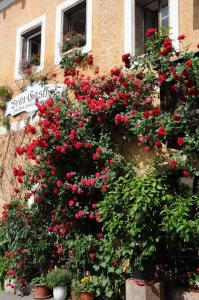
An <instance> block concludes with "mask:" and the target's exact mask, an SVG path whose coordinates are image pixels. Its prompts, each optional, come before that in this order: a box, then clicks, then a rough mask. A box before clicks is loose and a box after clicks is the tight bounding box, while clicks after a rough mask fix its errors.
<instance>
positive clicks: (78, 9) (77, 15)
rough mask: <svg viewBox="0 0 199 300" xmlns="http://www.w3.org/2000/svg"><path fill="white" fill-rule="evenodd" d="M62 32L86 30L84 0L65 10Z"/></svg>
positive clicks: (81, 31) (82, 31)
mask: <svg viewBox="0 0 199 300" xmlns="http://www.w3.org/2000/svg"><path fill="white" fill-rule="evenodd" d="M63 26H64V28H63V32H64V34H65V33H67V32H71V31H74V32H77V33H85V32H86V1H83V2H81V3H80V4H78V5H75V6H74V7H72V8H71V9H69V10H67V11H65V13H64V20H63Z"/></svg>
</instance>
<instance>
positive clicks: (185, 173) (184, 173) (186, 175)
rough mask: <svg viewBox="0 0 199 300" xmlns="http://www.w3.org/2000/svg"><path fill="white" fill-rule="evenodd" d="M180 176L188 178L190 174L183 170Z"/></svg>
mask: <svg viewBox="0 0 199 300" xmlns="http://www.w3.org/2000/svg"><path fill="white" fill-rule="evenodd" d="M182 175H183V176H184V177H189V175H190V173H189V171H188V170H183V171H182Z"/></svg>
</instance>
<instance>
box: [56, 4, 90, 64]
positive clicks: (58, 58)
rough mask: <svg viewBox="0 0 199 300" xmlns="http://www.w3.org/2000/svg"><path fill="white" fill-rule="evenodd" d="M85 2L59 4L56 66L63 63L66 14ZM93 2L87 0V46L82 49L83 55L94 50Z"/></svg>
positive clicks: (57, 10)
mask: <svg viewBox="0 0 199 300" xmlns="http://www.w3.org/2000/svg"><path fill="white" fill-rule="evenodd" d="M83 1H84V0H68V1H64V2H62V3H61V4H59V5H58V6H57V8H56V25H55V59H54V63H55V65H58V64H59V63H60V61H61V58H62V57H61V49H60V48H61V45H62V43H63V17H64V12H65V11H67V10H68V9H70V8H71V7H74V6H75V5H77V4H79V3H81V2H83ZM92 1H93V0H86V45H85V46H84V47H83V48H82V52H83V53H88V52H90V51H91V50H92V23H93V22H92V15H93V13H92V11H93V8H92Z"/></svg>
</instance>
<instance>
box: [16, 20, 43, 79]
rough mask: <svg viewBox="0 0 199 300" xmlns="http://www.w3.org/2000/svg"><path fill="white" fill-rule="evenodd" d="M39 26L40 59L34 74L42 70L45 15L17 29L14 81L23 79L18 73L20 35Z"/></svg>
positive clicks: (20, 52)
mask: <svg viewBox="0 0 199 300" xmlns="http://www.w3.org/2000/svg"><path fill="white" fill-rule="evenodd" d="M39 25H41V58H40V61H41V63H40V65H39V66H38V67H37V68H36V72H40V71H41V70H43V69H44V60H45V33H46V14H44V15H43V16H40V17H38V18H36V19H34V20H32V21H30V22H29V23H27V24H25V25H23V26H21V27H19V28H18V29H17V35H16V54H15V74H14V78H15V80H20V79H22V78H23V74H21V73H20V70H19V65H20V61H21V55H22V38H21V37H22V34H23V33H25V32H27V31H29V30H31V29H32V28H34V27H36V26H39Z"/></svg>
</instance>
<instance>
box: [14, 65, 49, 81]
mask: <svg viewBox="0 0 199 300" xmlns="http://www.w3.org/2000/svg"><path fill="white" fill-rule="evenodd" d="M43 69H44V67H43V66H42V65H39V66H35V67H33V68H32V70H33V75H34V74H37V73H39V72H41V71H42V70H43ZM25 77H26V75H25V74H23V73H21V72H18V73H17V74H16V76H15V81H18V80H22V79H25Z"/></svg>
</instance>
